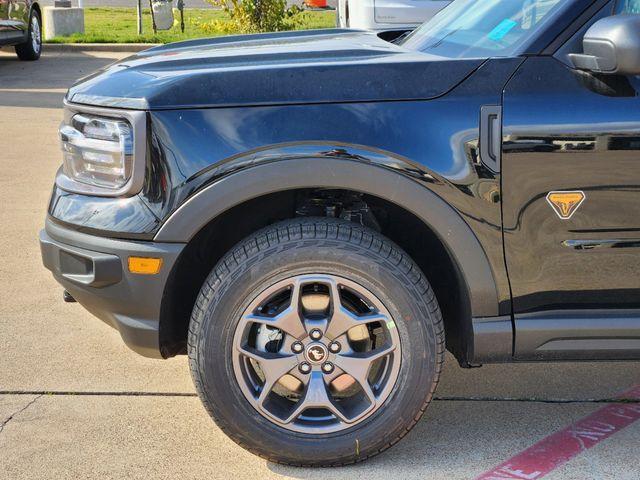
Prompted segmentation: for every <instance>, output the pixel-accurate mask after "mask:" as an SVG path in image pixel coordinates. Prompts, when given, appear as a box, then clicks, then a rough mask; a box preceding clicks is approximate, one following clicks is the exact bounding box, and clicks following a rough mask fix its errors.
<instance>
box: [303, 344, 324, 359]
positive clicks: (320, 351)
mask: <svg viewBox="0 0 640 480" xmlns="http://www.w3.org/2000/svg"><path fill="white" fill-rule="evenodd" d="M304 356H305V358H306V359H307V361H308V362H309V363H314V364H319V363H323V362H324V361H325V360H326V359H327V357H328V356H329V351H328V350H327V347H325V346H324V345H323V344H322V343H310V344H309V345H307V348H306V350H305V351H304Z"/></svg>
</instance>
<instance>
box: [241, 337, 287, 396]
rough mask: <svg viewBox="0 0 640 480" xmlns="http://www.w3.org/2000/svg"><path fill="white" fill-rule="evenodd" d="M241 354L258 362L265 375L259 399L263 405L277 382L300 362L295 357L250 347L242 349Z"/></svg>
mask: <svg viewBox="0 0 640 480" xmlns="http://www.w3.org/2000/svg"><path fill="white" fill-rule="evenodd" d="M240 352H241V353H242V355H244V356H246V357H248V358H251V359H253V360H255V361H256V362H258V364H260V368H261V370H262V373H263V374H264V377H265V379H264V385H263V386H262V390H260V396H259V397H258V403H259V404H261V405H262V403H263V402H264V400H265V399H266V398H267V396H268V395H269V392H271V390H272V389H273V386H274V385H275V384H276V383H277V381H278V380H280V379H281V378H282V377H283V376H284V375H286V374H287V373H289V372H290V371H292V370H293V369H295V368H296V366H297V365H298V360H297V358H296V356H295V355H286V356H283V355H280V354H277V353H270V352H259V351H257V350H254V349H252V348H249V347H243V348H241V349H240Z"/></svg>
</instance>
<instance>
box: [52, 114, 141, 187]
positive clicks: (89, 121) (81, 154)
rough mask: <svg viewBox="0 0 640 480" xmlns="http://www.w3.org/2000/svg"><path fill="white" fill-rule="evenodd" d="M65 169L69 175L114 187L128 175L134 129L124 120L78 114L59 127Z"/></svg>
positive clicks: (83, 181) (127, 178)
mask: <svg viewBox="0 0 640 480" xmlns="http://www.w3.org/2000/svg"><path fill="white" fill-rule="evenodd" d="M60 139H61V141H62V151H63V160H64V167H63V168H64V173H65V174H66V175H67V176H68V177H69V178H71V179H73V180H76V181H78V182H82V183H87V184H89V185H95V186H98V187H103V188H110V189H113V190H117V189H119V188H122V187H123V186H125V185H126V183H127V181H128V180H129V179H130V178H131V171H132V166H133V132H132V129H131V125H129V123H128V122H126V121H124V120H114V119H108V118H98V117H90V116H88V115H84V114H77V115H75V116H74V117H73V118H72V119H71V125H62V126H61V127H60Z"/></svg>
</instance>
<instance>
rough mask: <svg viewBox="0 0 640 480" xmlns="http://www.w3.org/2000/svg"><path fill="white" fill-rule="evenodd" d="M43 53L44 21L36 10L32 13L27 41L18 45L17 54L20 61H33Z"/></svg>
mask: <svg viewBox="0 0 640 480" xmlns="http://www.w3.org/2000/svg"><path fill="white" fill-rule="evenodd" d="M41 53H42V19H41V18H40V14H39V13H38V12H37V11H36V10H32V11H31V17H30V18H29V31H28V32H27V41H26V42H24V43H21V44H20V45H16V54H17V55H18V58H19V59H20V60H24V61H33V60H38V59H39V58H40V54H41Z"/></svg>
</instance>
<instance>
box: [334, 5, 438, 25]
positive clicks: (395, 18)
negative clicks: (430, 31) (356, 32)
mask: <svg viewBox="0 0 640 480" xmlns="http://www.w3.org/2000/svg"><path fill="white" fill-rule="evenodd" d="M448 4H449V1H443V0H338V3H337V7H336V16H337V19H336V23H337V26H338V27H340V28H356V29H363V30H402V29H414V28H416V27H417V26H418V25H420V24H422V23H424V22H426V21H427V20H429V19H430V18H431V17H433V16H434V15H435V14H436V13H438V12H439V11H440V10H442V9H443V8H444V7H446V6H447V5H448Z"/></svg>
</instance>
